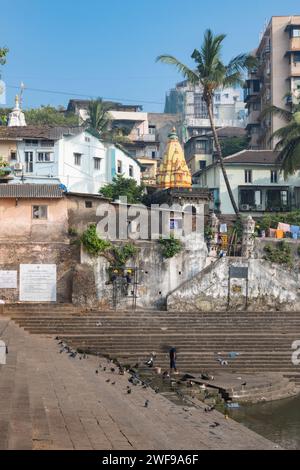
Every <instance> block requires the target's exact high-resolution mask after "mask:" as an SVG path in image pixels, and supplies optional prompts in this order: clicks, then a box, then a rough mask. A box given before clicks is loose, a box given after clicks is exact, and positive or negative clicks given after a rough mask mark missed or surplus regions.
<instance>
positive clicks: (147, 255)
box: [73, 233, 207, 309]
mask: <svg viewBox="0 0 300 470" xmlns="http://www.w3.org/2000/svg"><path fill="white" fill-rule="evenodd" d="M135 245H136V246H137V247H138V248H139V254H138V256H137V259H136V261H135V263H134V262H133V261H129V262H128V264H127V266H128V267H130V266H133V265H136V266H137V267H138V269H139V271H138V272H139V275H138V283H139V285H138V287H137V307H141V308H154V309H155V308H156V309H160V308H163V307H165V305H166V299H167V296H168V294H169V293H170V292H172V291H173V290H174V289H176V288H177V287H178V286H180V285H181V284H182V283H184V282H185V281H187V280H189V279H192V278H193V277H194V276H195V275H196V274H198V273H199V272H200V271H201V270H202V269H203V268H204V266H205V263H206V257H207V248H206V245H205V243H204V242H203V240H202V239H201V237H199V236H198V235H197V234H196V233H193V234H191V236H190V237H189V238H188V237H187V238H186V240H185V249H184V250H183V251H182V252H181V253H179V254H178V255H177V256H175V257H173V258H171V259H163V258H162V256H161V247H160V246H159V244H158V243H157V242H147V241H136V242H135ZM81 262H82V263H83V264H84V266H85V267H84V274H83V273H81V274H80V273H79V277H80V275H81V276H82V280H84V281H83V282H80V283H77V284H76V287H75V286H74V287H73V302H74V303H78V304H81V305H84V304H85V302H86V298H87V294H86V288H87V289H90V288H91V286H92V283H93V279H94V282H95V284H96V295H97V301H96V302H95V303H96V304H97V305H100V306H102V307H111V306H112V285H111V284H108V280H109V277H108V268H109V262H108V261H107V260H106V259H105V258H104V257H103V256H100V257H97V258H93V257H91V256H89V255H88V254H87V253H86V252H85V251H83V250H82V253H81ZM88 266H90V270H88ZM88 271H89V274H87V273H88ZM75 279H76V278H75ZM92 297H93V296H92ZM94 300H95V299H94ZM87 303H88V305H91V301H90V300H88V302H87ZM131 305H132V299H127V300H126V297H125V298H123V299H122V300H121V302H120V305H119V308H131Z"/></svg>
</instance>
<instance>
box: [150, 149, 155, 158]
mask: <svg viewBox="0 0 300 470" xmlns="http://www.w3.org/2000/svg"><path fill="white" fill-rule="evenodd" d="M151 157H152V158H156V151H155V150H152V152H151Z"/></svg>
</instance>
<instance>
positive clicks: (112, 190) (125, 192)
mask: <svg viewBox="0 0 300 470" xmlns="http://www.w3.org/2000/svg"><path fill="white" fill-rule="evenodd" d="M99 192H100V194H102V195H103V196H104V197H108V198H110V199H113V200H115V199H119V198H120V196H126V197H127V202H128V203H129V204H136V203H139V202H141V201H142V199H143V193H144V186H143V185H141V186H139V185H138V184H137V182H136V181H135V180H134V179H132V178H125V177H124V176H123V175H117V176H115V177H114V178H113V181H112V183H110V184H107V185H106V186H104V187H103V188H101V189H100V191H99Z"/></svg>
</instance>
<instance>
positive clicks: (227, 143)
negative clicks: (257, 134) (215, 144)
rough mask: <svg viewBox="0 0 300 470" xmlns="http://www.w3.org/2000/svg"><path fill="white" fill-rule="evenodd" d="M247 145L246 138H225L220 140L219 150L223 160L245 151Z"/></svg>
mask: <svg viewBox="0 0 300 470" xmlns="http://www.w3.org/2000/svg"><path fill="white" fill-rule="evenodd" d="M248 143H249V141H248V138H247V137H227V138H226V139H222V140H221V149H222V155H223V158H225V157H228V156H229V155H233V154H235V153H238V152H241V151H242V150H245V149H246V148H248Z"/></svg>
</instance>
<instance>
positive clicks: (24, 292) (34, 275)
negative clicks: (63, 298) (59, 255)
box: [19, 264, 56, 302]
mask: <svg viewBox="0 0 300 470" xmlns="http://www.w3.org/2000/svg"><path fill="white" fill-rule="evenodd" d="M19 296H20V301H23V302H56V264H20V294H19Z"/></svg>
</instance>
